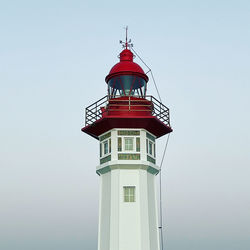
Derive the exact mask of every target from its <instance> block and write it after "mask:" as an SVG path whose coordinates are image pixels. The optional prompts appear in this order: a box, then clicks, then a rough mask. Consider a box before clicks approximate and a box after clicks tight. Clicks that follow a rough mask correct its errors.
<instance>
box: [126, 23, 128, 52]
mask: <svg viewBox="0 0 250 250" xmlns="http://www.w3.org/2000/svg"><path fill="white" fill-rule="evenodd" d="M127 48H128V26H126V49H127Z"/></svg>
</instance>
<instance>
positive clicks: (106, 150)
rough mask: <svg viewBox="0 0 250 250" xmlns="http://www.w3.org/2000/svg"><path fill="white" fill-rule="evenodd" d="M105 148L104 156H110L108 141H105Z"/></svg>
mask: <svg viewBox="0 0 250 250" xmlns="http://www.w3.org/2000/svg"><path fill="white" fill-rule="evenodd" d="M103 148H104V154H105V155H106V154H108V152H109V151H108V141H105V142H104V143H103Z"/></svg>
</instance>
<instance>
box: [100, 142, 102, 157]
mask: <svg viewBox="0 0 250 250" xmlns="http://www.w3.org/2000/svg"><path fill="white" fill-rule="evenodd" d="M100 157H102V143H100Z"/></svg>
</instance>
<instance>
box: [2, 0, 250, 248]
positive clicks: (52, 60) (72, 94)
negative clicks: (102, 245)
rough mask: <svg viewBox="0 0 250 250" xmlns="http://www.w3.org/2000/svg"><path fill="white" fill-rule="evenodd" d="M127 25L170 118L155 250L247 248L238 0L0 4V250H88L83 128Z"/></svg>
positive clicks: (93, 198)
mask: <svg viewBox="0 0 250 250" xmlns="http://www.w3.org/2000/svg"><path fill="white" fill-rule="evenodd" d="M126 25H128V26H129V37H130V38H131V39H132V41H133V43H134V48H135V50H136V51H137V53H139V55H140V56H141V57H142V58H143V59H144V60H145V62H146V63H147V64H148V65H149V66H150V67H151V68H152V70H153V73H154V76H155V80H156V82H157V85H158V88H159V90H160V93H161V98H162V101H163V102H164V104H166V105H167V106H168V107H169V108H170V112H171V122H172V127H173V129H174V132H173V133H172V135H171V136H170V142H169V147H168V151H167V156H166V161H165V162H164V169H163V216H164V238H165V246H166V247H167V249H168V250H249V249H250V195H249V191H250V133H249V129H250V113H249V109H250V84H249V79H250V73H249V72H250V70H249V69H250V59H249V58H250V48H249V45H250V2H249V1H248V0H245V1H244V0H237V1H236V0H234V1H230V0H227V1H226V0H221V1H218V0H217V1H215V0H210V1H202V0H190V1H188V0H186V1H184V0H175V1H123V2H122V1H102V2H101V1H99V2H98V1H80V0H79V1H77V0H71V1H63V0H61V1H48V0H44V1H27V0H23V1H14V0H13V1H1V3H0V27H1V29H0V87H1V89H0V115H1V117H0V119H1V122H0V152H1V157H0V249H3V250H45V249H46V250H52V249H53V250H69V249H72V250H83V249H84V250H85V249H86V250H96V249H97V224H98V193H99V191H98V188H99V186H98V185H99V178H98V176H97V175H96V174H95V167H96V166H97V164H98V142H97V141H96V140H94V139H93V138H90V137H89V136H87V135H85V134H83V133H82V132H81V131H80V129H81V127H83V125H84V108H85V107H86V106H88V105H90V104H91V103H93V102H95V101H96V100H98V99H99V98H101V97H103V96H104V95H106V83H105V82H104V78H105V76H106V75H107V74H108V72H109V70H110V68H111V67H112V66H113V65H114V64H115V63H116V62H117V61H118V58H117V55H118V54H119V52H120V51H121V47H120V44H119V40H120V39H124V29H123V27H124V26H126ZM136 62H137V63H140V62H139V61H138V59H136ZM149 85H150V87H149V92H148V94H153V95H155V96H157V95H156V92H155V89H154V87H153V83H152V81H150V82H149ZM165 141H166V137H164V138H162V139H159V141H158V144H157V149H158V163H159V162H160V159H161V157H162V151H163V145H164V143H165Z"/></svg>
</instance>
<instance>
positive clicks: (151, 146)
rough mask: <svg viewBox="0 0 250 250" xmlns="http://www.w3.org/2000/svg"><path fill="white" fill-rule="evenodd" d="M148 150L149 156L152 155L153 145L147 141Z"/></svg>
mask: <svg viewBox="0 0 250 250" xmlns="http://www.w3.org/2000/svg"><path fill="white" fill-rule="evenodd" d="M148 146H149V147H148V149H149V154H150V155H153V143H152V142H151V141H149V143H148Z"/></svg>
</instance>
